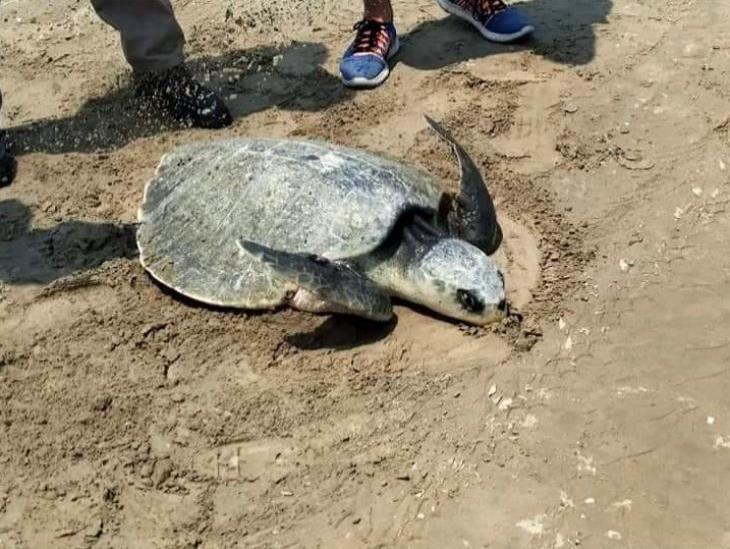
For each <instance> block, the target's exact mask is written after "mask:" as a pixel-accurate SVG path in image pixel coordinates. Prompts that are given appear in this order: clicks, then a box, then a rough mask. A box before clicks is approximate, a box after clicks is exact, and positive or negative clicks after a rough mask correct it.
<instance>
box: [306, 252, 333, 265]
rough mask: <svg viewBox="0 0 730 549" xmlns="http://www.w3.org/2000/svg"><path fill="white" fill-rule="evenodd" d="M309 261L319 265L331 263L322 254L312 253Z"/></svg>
mask: <svg viewBox="0 0 730 549" xmlns="http://www.w3.org/2000/svg"><path fill="white" fill-rule="evenodd" d="M309 261H311V262H312V263H315V264H317V265H329V261H328V260H327V259H325V258H324V257H322V256H319V255H315V254H310V255H309Z"/></svg>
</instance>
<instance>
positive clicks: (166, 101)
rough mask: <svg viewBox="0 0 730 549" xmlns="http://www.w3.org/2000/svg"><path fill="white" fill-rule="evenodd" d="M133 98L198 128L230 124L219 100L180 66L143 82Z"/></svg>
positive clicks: (144, 79)
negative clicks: (140, 98) (142, 100)
mask: <svg viewBox="0 0 730 549" xmlns="http://www.w3.org/2000/svg"><path fill="white" fill-rule="evenodd" d="M137 94H138V95H139V96H140V97H144V98H145V99H148V100H149V101H151V102H152V103H153V104H154V105H155V106H156V107H157V108H160V109H162V110H164V111H167V112H168V113H169V114H170V115H171V116H172V117H173V118H175V119H177V120H179V121H180V122H184V123H189V124H192V125H193V126H197V127H199V128H211V129H219V128H223V127H226V126H228V125H230V124H231V122H233V117H232V116H231V113H230V111H229V110H228V107H227V106H226V104H225V103H224V102H223V100H222V99H221V98H220V97H218V95H217V94H216V93H215V92H213V91H212V90H210V89H208V88H206V87H205V86H203V85H202V84H201V83H200V82H198V81H197V80H195V78H193V76H192V74H190V71H188V69H187V68H186V67H185V66H184V65H178V66H177V67H175V68H172V69H170V70H167V71H165V72H163V73H160V74H154V75H149V76H147V77H145V78H143V79H142V81H141V82H140V83H139V85H138V87H137Z"/></svg>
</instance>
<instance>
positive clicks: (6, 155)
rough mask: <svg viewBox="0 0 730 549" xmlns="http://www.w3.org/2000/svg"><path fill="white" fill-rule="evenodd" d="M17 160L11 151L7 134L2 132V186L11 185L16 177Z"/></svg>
mask: <svg viewBox="0 0 730 549" xmlns="http://www.w3.org/2000/svg"><path fill="white" fill-rule="evenodd" d="M16 171H17V162H16V161H15V157H14V156H13V155H12V153H11V152H10V147H9V145H8V143H7V140H6V138H5V135H3V134H2V133H0V187H5V186H7V185H10V184H11V183H12V182H13V179H15V172H16Z"/></svg>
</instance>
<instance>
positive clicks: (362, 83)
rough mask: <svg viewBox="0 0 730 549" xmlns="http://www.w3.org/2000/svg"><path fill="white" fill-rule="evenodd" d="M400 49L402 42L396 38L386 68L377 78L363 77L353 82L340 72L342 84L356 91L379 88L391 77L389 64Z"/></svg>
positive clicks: (386, 60)
mask: <svg viewBox="0 0 730 549" xmlns="http://www.w3.org/2000/svg"><path fill="white" fill-rule="evenodd" d="M399 49H400V40H399V39H398V37H397V36H396V37H395V44H393V46H392V47H391V48H390V50H389V51H388V57H386V59H385V68H384V69H383V70H382V71H380V72H379V73H378V74H377V75H376V76H375V77H373V78H362V77H355V78H353V79H351V80H346V79H345V77H344V76H343V75H342V72H340V80H342V83H343V84H344V85H345V86H347V87H348V88H356V89H369V88H377V87H378V86H380V84H382V83H383V82H385V81H386V80H387V79H388V76H390V65H388V62H389V61H390V60H391V59H392V58H393V56H394V55H395V54H396V53H398V50H399Z"/></svg>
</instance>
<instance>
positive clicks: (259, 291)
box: [137, 119, 505, 324]
mask: <svg viewBox="0 0 730 549" xmlns="http://www.w3.org/2000/svg"><path fill="white" fill-rule="evenodd" d="M427 120H428V121H429V123H430V124H431V125H432V127H433V128H434V129H435V130H436V131H437V132H438V133H440V134H441V136H442V137H443V138H444V139H446V140H447V141H448V142H450V143H451V145H452V147H454V150H455V152H456V154H457V156H458V157H459V161H460V165H461V168H462V193H461V195H460V196H457V197H452V198H449V199H447V198H448V197H445V195H444V194H443V191H442V188H441V186H440V185H439V183H438V181H436V180H435V179H434V178H433V177H431V176H430V175H428V174H427V173H424V172H422V171H420V170H416V169H413V168H411V167H408V166H406V165H404V164H402V163H400V162H398V161H395V160H391V159H387V158H384V157H382V156H380V155H375V154H372V153H368V152H364V151H359V150H354V149H349V148H345V147H340V146H337V145H333V144H328V143H322V142H315V141H298V140H287V139H230V140H223V141H206V142H198V143H193V144H189V145H184V146H181V147H179V148H177V149H175V150H173V151H172V152H171V153H169V154H167V155H165V156H164V157H163V159H162V161H161V163H160V165H159V167H158V170H157V173H156V175H155V177H154V178H153V179H152V180H151V181H150V182H149V183H148V184H147V186H146V188H145V193H144V201H143V204H142V206H141V207H140V210H139V228H138V232H137V243H138V247H139V251H140V259H141V261H142V264H143V265H144V267H145V268H146V269H147V271H148V272H149V273H150V274H151V275H152V276H153V277H154V278H155V279H157V280H158V281H160V282H161V283H163V284H165V285H166V286H169V287H171V288H173V289H174V290H176V291H178V292H180V293H181V294H183V295H185V296H188V297H190V298H192V299H195V300H198V301H201V302H203V303H207V304H211V305H220V306H225V307H234V308H241V309H272V308H275V307H278V306H281V305H289V306H292V307H295V308H298V309H301V310H307V311H312V312H319V313H325V312H335V313H351V314H357V315H360V316H363V317H366V318H370V319H373V320H378V321H385V320H388V319H389V318H390V317H391V315H392V309H391V304H390V297H391V296H397V297H400V298H403V299H405V300H407V301H411V302H414V303H419V304H421V305H424V306H426V307H428V308H430V309H432V310H434V311H436V312H438V313H441V314H444V315H446V316H449V317H451V318H455V319H458V320H462V321H465V322H469V323H474V324H485V323H487V322H491V321H493V320H497V319H499V318H501V317H503V316H504V311H505V302H504V281H503V277H502V275H501V273H500V271H499V269H498V268H497V266H496V265H495V264H494V263H493V261H492V260H491V258H490V257H489V256H488V255H487V254H488V253H491V251H493V250H488V249H486V247H485V245H484V242H491V243H492V244H493V243H494V242H496V243H497V245H499V240H500V239H501V232H500V231H499V225H498V224H497V222H496V217H495V215H494V209H493V206H492V204H491V199H490V198H489V195H488V193H487V192H486V187H484V183H483V181H482V180H481V176H479V175H478V172H477V173H476V175H475V174H474V173H471V172H470V166H471V171H474V170H475V168H473V163H471V164H469V163H470V162H471V160H470V159H469V158H468V156H466V153H465V152H464V151H463V149H461V148H460V147H459V146H458V144H456V143H455V142H453V139H452V138H451V137H450V136H449V135H448V134H447V133H446V132H445V131H444V130H443V129H441V128H440V127H439V126H438V125H437V124H436V123H435V122H433V121H432V120H430V119H427ZM465 166H466V167H465ZM474 177H476V178H477V180H474V179H473V178H474ZM482 188H483V189H482ZM465 189H466V191H469V190H470V189H471V191H472V193H471V194H474V192H473V191H474V190H475V189H476V190H477V191H479V192H478V193H476V194H478V195H479V196H477V198H474V197H470V194H469V192H466V191H465ZM480 193H481V194H480ZM484 195H486V197H487V199H488V203H487V202H484V199H483V196H484ZM480 200H481V203H478V202H479V201H480ZM464 219H467V220H468V221H464V222H463V223H462V225H459V223H460V220H464ZM471 233H474V234H475V235H476V236H475V237H474V238H471V237H470V236H469V235H470V234H471ZM465 235H466V237H465ZM467 240H470V241H471V243H470V242H468V241H467ZM492 244H490V246H491V245H492ZM480 248H481V249H480ZM485 251H486V253H485Z"/></svg>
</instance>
